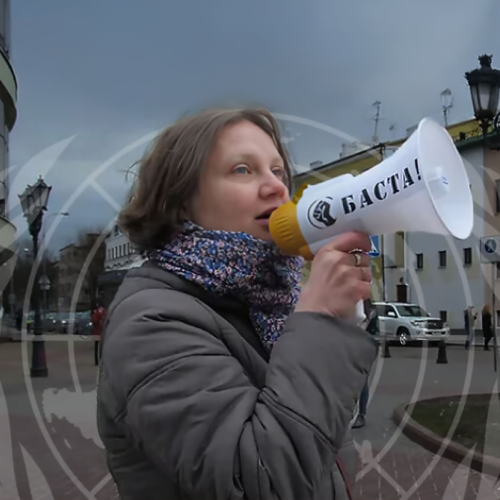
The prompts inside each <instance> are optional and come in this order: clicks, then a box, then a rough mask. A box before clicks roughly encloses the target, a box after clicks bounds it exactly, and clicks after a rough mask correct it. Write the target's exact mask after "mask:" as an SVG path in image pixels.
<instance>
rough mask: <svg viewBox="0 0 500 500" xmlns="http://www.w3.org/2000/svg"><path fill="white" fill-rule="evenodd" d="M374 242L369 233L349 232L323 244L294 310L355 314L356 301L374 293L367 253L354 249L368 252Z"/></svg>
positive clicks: (333, 314) (344, 314) (344, 316)
mask: <svg viewBox="0 0 500 500" xmlns="http://www.w3.org/2000/svg"><path fill="white" fill-rule="evenodd" d="M371 246H372V245H371V241H370V237H369V235H367V234H364V233H355V232H349V233H344V234H341V235H339V236H338V237H336V238H335V239H334V240H332V241H331V242H329V243H327V244H326V245H325V246H324V247H322V248H321V249H320V250H319V252H318V253H317V254H316V256H315V257H314V260H313V261H312V265H311V273H310V275H309V279H308V281H307V283H306V284H305V285H304V287H303V290H302V293H301V295H300V298H299V301H298V303H297V306H296V308H295V311H296V312H305V311H308V312H319V313H324V314H328V315H331V316H338V317H341V318H348V317H351V316H353V315H354V314H355V312H356V304H357V303H358V302H359V301H360V300H365V299H368V298H370V297H371V272H370V269H369V266H370V258H369V257H368V255H365V254H358V258H356V256H355V255H353V254H352V253H351V252H352V251H353V250H362V251H363V252H369V251H370V250H371ZM358 260H359V265H357V261H358Z"/></svg>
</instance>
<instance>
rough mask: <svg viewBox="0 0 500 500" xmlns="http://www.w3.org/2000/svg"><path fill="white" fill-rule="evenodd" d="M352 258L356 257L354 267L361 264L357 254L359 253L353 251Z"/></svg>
mask: <svg viewBox="0 0 500 500" xmlns="http://www.w3.org/2000/svg"><path fill="white" fill-rule="evenodd" d="M353 255H354V258H355V259H356V264H354V266H355V267H359V266H360V264H361V257H360V256H359V253H353Z"/></svg>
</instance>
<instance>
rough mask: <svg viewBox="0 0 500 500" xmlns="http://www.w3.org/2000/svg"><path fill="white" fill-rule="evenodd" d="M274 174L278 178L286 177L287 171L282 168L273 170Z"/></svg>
mask: <svg viewBox="0 0 500 500" xmlns="http://www.w3.org/2000/svg"><path fill="white" fill-rule="evenodd" d="M273 173H274V175H275V176H276V177H280V178H283V177H285V169H284V168H282V167H276V168H273Z"/></svg>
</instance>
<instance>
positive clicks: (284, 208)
mask: <svg viewBox="0 0 500 500" xmlns="http://www.w3.org/2000/svg"><path fill="white" fill-rule="evenodd" d="M269 230H270V231H271V236H272V238H273V240H274V242H275V243H276V245H277V246H278V248H279V249H280V250H281V251H282V252H283V253H284V254H287V255H300V256H301V257H304V259H306V260H312V259H313V257H314V255H313V253H312V252H311V249H310V248H309V245H308V244H307V241H306V240H305V238H304V236H303V235H302V232H301V230H300V226H299V221H298V219H297V204H296V203H295V202H294V201H289V202H288V203H285V204H284V205H281V206H280V207H278V208H277V209H276V210H275V211H274V212H273V213H272V214H271V217H270V218H269Z"/></svg>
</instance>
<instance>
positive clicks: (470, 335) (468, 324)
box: [464, 306, 477, 349]
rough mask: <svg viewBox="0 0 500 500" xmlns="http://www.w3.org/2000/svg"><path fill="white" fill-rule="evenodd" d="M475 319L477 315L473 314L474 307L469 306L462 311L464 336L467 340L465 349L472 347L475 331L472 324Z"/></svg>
mask: <svg viewBox="0 0 500 500" xmlns="http://www.w3.org/2000/svg"><path fill="white" fill-rule="evenodd" d="M476 319H477V313H475V312H474V306H469V307H468V308H467V309H466V310H465V311H464V326H465V334H466V335H467V340H466V341H465V348H466V349H469V347H470V346H471V345H472V346H474V338H475V330H474V323H475V322H476Z"/></svg>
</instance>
